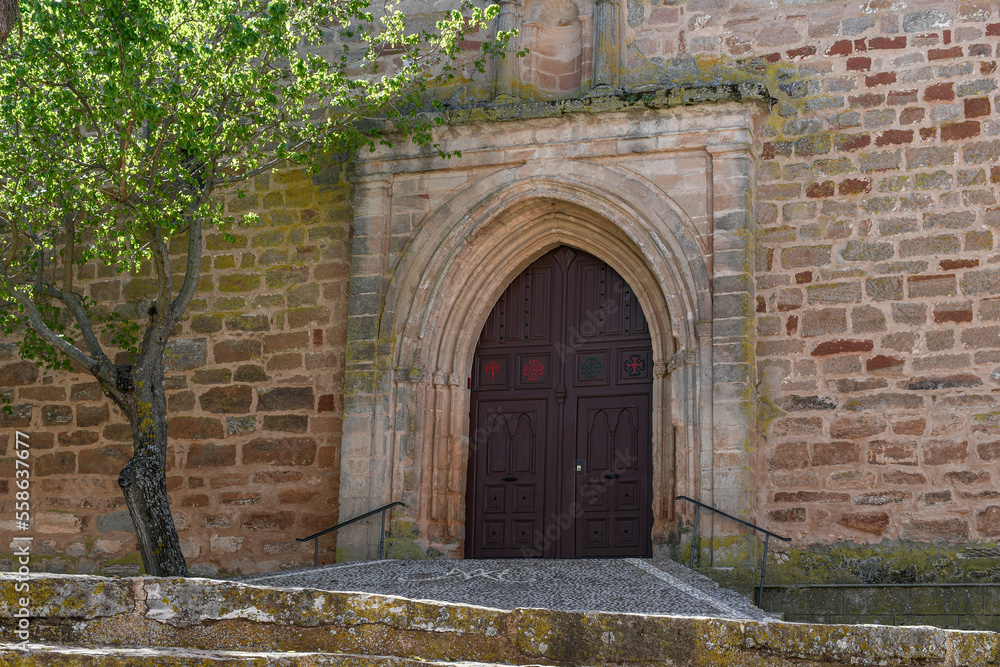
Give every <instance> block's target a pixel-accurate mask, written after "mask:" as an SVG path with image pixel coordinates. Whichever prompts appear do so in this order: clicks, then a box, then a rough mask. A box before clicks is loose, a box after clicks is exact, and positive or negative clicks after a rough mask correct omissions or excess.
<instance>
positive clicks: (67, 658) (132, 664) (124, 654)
mask: <svg viewBox="0 0 1000 667" xmlns="http://www.w3.org/2000/svg"><path fill="white" fill-rule="evenodd" d="M0 663H2V664H3V665H5V667H42V666H46V667H47V666H48V665H66V664H72V665H73V666H74V667H120V666H126V667H146V666H147V665H166V666H171V665H172V666H175V667H208V666H211V667H215V666H218V667H228V666H229V665H232V666H234V667H235V666H236V665H260V666H263V665H268V666H269V667H339V666H341V665H343V666H345V667H411V666H412V667H417V666H418V665H425V666H426V665H430V666H431V667H435V666H436V667H493V665H491V664H490V663H485V662H428V661H426V660H419V659H414V660H411V659H408V658H395V657H391V656H371V655H353V654H339V655H335V654H331V653H262V652H249V651H197V650H180V649H176V648H153V649H146V648H77V647H71V646H56V645H50V644H28V645H24V646H21V645H17V644H0ZM494 665H495V663H494Z"/></svg>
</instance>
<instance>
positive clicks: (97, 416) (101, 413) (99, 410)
mask: <svg viewBox="0 0 1000 667" xmlns="http://www.w3.org/2000/svg"><path fill="white" fill-rule="evenodd" d="M108 417H109V414H108V406H107V405H101V406H99V407H87V406H83V405H80V406H77V408H76V425H77V426H80V427H81V428H86V427H88V426H97V425H98V424H100V423H101V422H106V421H107V420H108Z"/></svg>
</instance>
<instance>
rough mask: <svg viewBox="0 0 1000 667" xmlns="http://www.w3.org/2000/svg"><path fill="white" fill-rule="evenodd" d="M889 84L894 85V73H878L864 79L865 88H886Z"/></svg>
mask: <svg viewBox="0 0 1000 667" xmlns="http://www.w3.org/2000/svg"><path fill="white" fill-rule="evenodd" d="M891 83H896V73H895V72H879V73H878V74H873V75H871V76H866V77H865V86H867V87H868V88H874V87H876V86H888V85H889V84H891Z"/></svg>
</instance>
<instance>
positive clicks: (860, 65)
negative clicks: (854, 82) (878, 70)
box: [847, 56, 872, 72]
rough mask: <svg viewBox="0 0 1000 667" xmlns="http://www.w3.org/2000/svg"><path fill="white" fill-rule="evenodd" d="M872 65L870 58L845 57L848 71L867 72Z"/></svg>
mask: <svg viewBox="0 0 1000 667" xmlns="http://www.w3.org/2000/svg"><path fill="white" fill-rule="evenodd" d="M871 67H872V59H871V58H869V57H867V56H863V57H857V56H856V57H854V58H848V59H847V71H849V72H867V71H868V70H870V69H871Z"/></svg>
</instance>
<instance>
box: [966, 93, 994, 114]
mask: <svg viewBox="0 0 1000 667" xmlns="http://www.w3.org/2000/svg"><path fill="white" fill-rule="evenodd" d="M964 102H965V117H966V118H978V117H979V116H989V115H990V98H988V97H966V98H965V100H964Z"/></svg>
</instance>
